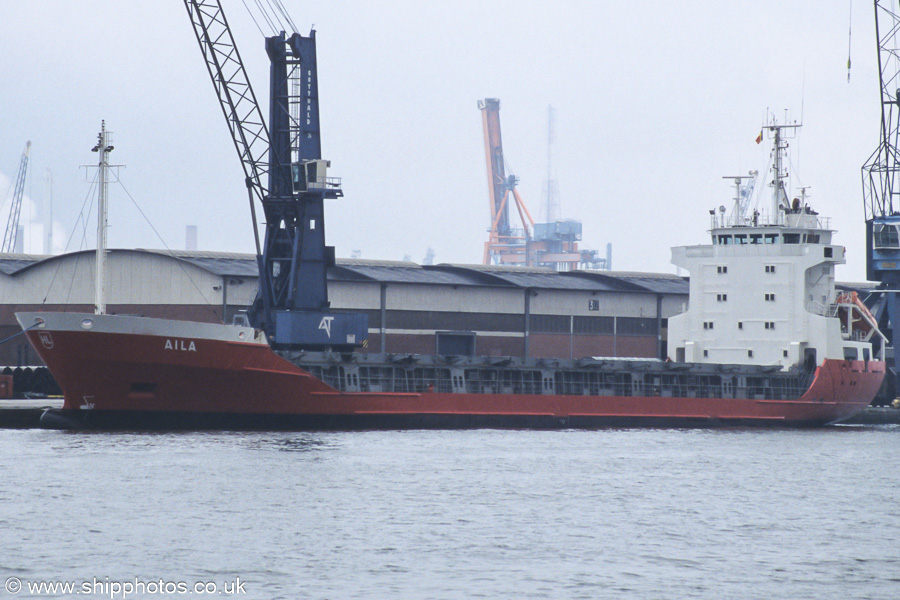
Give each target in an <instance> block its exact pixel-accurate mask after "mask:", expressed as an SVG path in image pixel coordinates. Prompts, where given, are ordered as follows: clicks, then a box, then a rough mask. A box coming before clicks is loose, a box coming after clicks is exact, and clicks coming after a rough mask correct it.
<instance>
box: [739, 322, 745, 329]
mask: <svg viewBox="0 0 900 600" xmlns="http://www.w3.org/2000/svg"><path fill="white" fill-rule="evenodd" d="M743 328H744V322H743V321H738V329H743Z"/></svg>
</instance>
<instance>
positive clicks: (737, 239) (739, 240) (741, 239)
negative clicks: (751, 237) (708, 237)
mask: <svg viewBox="0 0 900 600" xmlns="http://www.w3.org/2000/svg"><path fill="white" fill-rule="evenodd" d="M734 243H735V244H746V243H747V236H746V235H736V236H734Z"/></svg>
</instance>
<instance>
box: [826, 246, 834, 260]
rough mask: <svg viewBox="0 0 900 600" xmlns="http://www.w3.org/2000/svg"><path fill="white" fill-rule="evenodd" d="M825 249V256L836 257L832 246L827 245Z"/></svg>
mask: <svg viewBox="0 0 900 600" xmlns="http://www.w3.org/2000/svg"><path fill="white" fill-rule="evenodd" d="M824 250H825V258H833V257H834V251H833V248H832V247H831V246H826V247H825V248H824Z"/></svg>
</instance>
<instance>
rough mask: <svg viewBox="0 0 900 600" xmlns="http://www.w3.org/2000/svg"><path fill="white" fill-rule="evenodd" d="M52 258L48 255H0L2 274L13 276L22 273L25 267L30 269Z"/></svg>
mask: <svg viewBox="0 0 900 600" xmlns="http://www.w3.org/2000/svg"><path fill="white" fill-rule="evenodd" d="M46 258H50V255H46V254H13V253H7V254H0V273H5V274H6V275H12V274H14V273H16V272H18V271H21V270H22V269H24V268H25V267H30V266H31V265H33V264H34V263H38V262H41V261H42V260H44V259H46Z"/></svg>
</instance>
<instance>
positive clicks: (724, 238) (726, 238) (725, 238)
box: [719, 235, 732, 246]
mask: <svg viewBox="0 0 900 600" xmlns="http://www.w3.org/2000/svg"><path fill="white" fill-rule="evenodd" d="M730 243H732V239H731V236H730V235H720V236H719V244H720V245H722V246H727V245H728V244H730Z"/></svg>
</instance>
